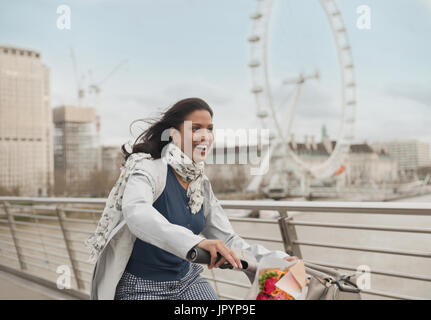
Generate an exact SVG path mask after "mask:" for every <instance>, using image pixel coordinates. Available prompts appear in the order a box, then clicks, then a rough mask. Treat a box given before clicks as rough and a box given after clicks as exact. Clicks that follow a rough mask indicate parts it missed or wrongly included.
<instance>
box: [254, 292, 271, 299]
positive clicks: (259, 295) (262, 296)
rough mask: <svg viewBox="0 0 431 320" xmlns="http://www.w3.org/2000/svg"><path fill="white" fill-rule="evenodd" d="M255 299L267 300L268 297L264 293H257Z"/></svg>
mask: <svg viewBox="0 0 431 320" xmlns="http://www.w3.org/2000/svg"><path fill="white" fill-rule="evenodd" d="M256 300H269V299H268V297H267V296H266V295H264V294H262V293H259V294H258V295H257V297H256Z"/></svg>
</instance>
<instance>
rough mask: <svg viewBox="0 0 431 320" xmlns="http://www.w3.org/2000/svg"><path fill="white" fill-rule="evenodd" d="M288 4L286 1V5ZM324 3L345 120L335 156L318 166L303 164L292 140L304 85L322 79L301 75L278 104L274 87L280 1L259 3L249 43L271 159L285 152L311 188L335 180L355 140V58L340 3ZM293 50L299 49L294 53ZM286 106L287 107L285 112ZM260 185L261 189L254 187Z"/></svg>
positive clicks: (290, 81) (287, 84) (255, 91)
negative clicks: (273, 37) (272, 38)
mask: <svg viewBox="0 0 431 320" xmlns="http://www.w3.org/2000/svg"><path fill="white" fill-rule="evenodd" d="M282 1H286V0H282ZM315 1H316V2H318V3H319V5H320V7H321V9H322V10H323V12H324V14H325V16H326V19H327V21H328V24H329V27H330V32H331V33H332V38H333V43H334V46H335V50H336V56H337V57H336V58H337V60H338V73H339V79H340V80H339V94H340V97H341V99H340V101H341V106H340V110H341V117H340V119H339V130H338V135H337V142H336V145H335V148H334V149H333V150H332V152H331V154H330V156H329V157H328V158H327V159H326V160H325V161H323V162H321V163H318V164H313V163H310V162H307V161H304V160H302V159H301V158H300V156H299V155H297V154H296V153H295V152H294V150H292V148H291V147H290V145H289V143H288V142H289V141H288V140H289V137H291V134H292V124H293V122H294V117H295V112H296V107H297V104H298V101H299V100H300V97H301V89H302V87H303V85H304V83H305V82H307V81H312V80H313V79H319V78H320V74H319V72H318V71H315V72H312V73H310V74H306V73H299V74H298V75H297V76H295V77H294V78H291V79H285V80H283V82H282V84H281V85H282V88H283V90H285V91H288V97H287V98H286V99H283V101H279V100H280V99H278V100H277V99H275V96H274V87H273V86H271V80H272V79H271V75H270V71H271V70H269V62H270V61H269V59H270V57H269V35H270V28H269V25H270V21H271V18H272V17H273V15H274V7H275V3H276V2H277V0H258V1H257V8H256V11H255V12H254V13H253V14H252V15H251V17H250V18H251V20H252V34H251V36H250V37H249V38H248V42H249V46H250V61H249V63H248V67H249V69H250V71H251V79H252V89H251V92H252V94H253V95H254V99H255V104H256V117H257V118H258V120H259V122H260V124H261V127H262V128H264V129H269V130H270V132H271V133H270V148H269V151H268V155H269V156H271V153H272V151H273V150H275V149H280V150H282V152H283V153H284V156H285V158H286V159H288V158H289V159H292V160H293V162H294V165H295V166H294V167H295V172H296V174H297V175H298V176H300V177H301V179H303V181H305V182H304V183H309V179H311V178H317V179H319V178H327V177H331V176H334V174H335V173H336V172H337V170H339V168H340V167H341V166H342V165H343V163H344V161H345V158H346V155H347V154H348V152H349V149H350V144H351V142H352V140H353V129H354V124H355V109H356V82H355V72H354V64H353V57H352V49H351V46H350V43H349V39H348V35H347V31H346V27H345V25H344V22H343V18H342V15H341V12H340V10H339V9H338V6H337V4H336V2H335V0H315ZM293 50H294V49H293ZM286 105H287V106H286ZM281 109H283V110H284V111H286V112H285V116H284V117H280V113H279V112H277V110H281ZM254 184H255V185H256V183H254Z"/></svg>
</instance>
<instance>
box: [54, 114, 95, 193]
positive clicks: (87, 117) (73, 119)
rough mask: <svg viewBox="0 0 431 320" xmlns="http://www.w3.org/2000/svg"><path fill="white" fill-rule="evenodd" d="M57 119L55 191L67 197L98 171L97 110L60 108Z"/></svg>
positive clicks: (55, 132)
mask: <svg viewBox="0 0 431 320" xmlns="http://www.w3.org/2000/svg"><path fill="white" fill-rule="evenodd" d="M53 119H54V126H55V129H54V168H55V188H56V192H57V193H64V191H65V190H66V189H69V190H71V191H72V190H74V187H76V186H78V185H79V183H82V182H85V180H86V179H88V178H89V176H90V174H91V172H93V171H95V170H97V168H98V160H99V154H98V152H99V150H100V149H99V146H98V142H97V117H96V110H95V109H94V108H93V107H78V106H59V107H57V108H54V109H53Z"/></svg>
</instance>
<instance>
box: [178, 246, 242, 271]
mask: <svg viewBox="0 0 431 320" xmlns="http://www.w3.org/2000/svg"><path fill="white" fill-rule="evenodd" d="M221 258H222V255H221V254H220V253H219V252H217V258H216V261H215V263H217V262H218V261H219V260H220V259H221ZM187 260H189V261H190V262H194V263H200V264H208V265H209V264H210V263H211V253H210V252H209V251H207V250H205V249H202V248H197V247H195V248H192V249H190V251H189V252H188V253H187ZM240 261H241V264H242V269H244V270H246V269H247V268H248V262H247V261H245V260H240ZM219 268H220V269H233V266H232V264H230V262H228V261H225V262H224V263H222V264H221V265H220V266H219Z"/></svg>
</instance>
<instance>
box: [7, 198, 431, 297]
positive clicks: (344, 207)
mask: <svg viewBox="0 0 431 320" xmlns="http://www.w3.org/2000/svg"><path fill="white" fill-rule="evenodd" d="M23 202H27V203H28V204H29V205H23V204H22V203H23ZM1 203H3V204H4V206H3V207H4V210H6V209H10V210H9V215H8V214H7V213H8V212H2V210H1V209H2V206H1V205H0V216H4V219H2V218H0V222H1V223H3V224H6V226H0V230H4V231H6V232H9V233H10V232H13V233H12V234H9V233H4V234H1V236H3V235H7V236H8V237H7V239H8V240H11V241H3V240H0V244H3V243H4V244H5V245H7V246H8V247H4V246H1V245H0V256H2V257H5V258H6V259H12V260H15V261H18V262H19V264H20V269H21V271H22V272H28V271H27V270H26V265H30V266H31V265H33V266H36V267H39V268H41V267H44V268H45V269H46V270H49V271H50V272H55V270H52V269H51V268H49V267H47V266H46V265H41V264H37V263H34V262H31V261H28V259H24V258H26V257H28V258H31V259H34V258H36V259H39V260H41V261H47V262H48V264H54V265H55V264H56V263H57V264H58V263H59V261H57V260H55V259H52V258H51V257H48V258H45V257H43V258H41V257H40V256H35V255H31V254H29V253H27V252H22V249H31V250H35V251H36V252H40V253H43V254H49V255H50V256H57V257H60V258H62V259H65V261H69V262H70V263H71V265H72V266H74V268H73V269H74V274H72V277H73V278H74V279H75V281H76V284H77V286H78V290H79V289H80V290H81V291H83V292H87V293H88V289H89V287H85V288H84V287H82V285H83V284H84V283H85V284H89V280H88V279H86V278H84V277H83V276H82V275H81V274H80V273H84V274H90V275H91V274H92V272H91V271H89V270H83V269H82V268H80V267H78V265H76V263H84V264H87V265H92V264H91V263H89V262H88V261H85V260H83V259H79V258H77V257H75V254H78V253H80V254H86V253H87V254H88V252H87V251H85V250H82V249H79V248H78V247H77V245H78V244H79V245H80V246H82V247H83V246H84V243H83V242H84V240H83V239H78V238H76V236H75V235H74V233H82V234H90V232H92V231H93V230H91V231H88V230H85V229H84V230H83V229H77V228H68V227H66V225H65V224H66V223H68V222H74V223H78V224H79V223H82V224H86V225H88V224H93V225H94V224H97V221H95V220H90V219H79V218H70V217H67V216H66V213H68V212H70V213H73V212H75V213H82V214H101V213H102V212H103V210H99V209H97V208H95V209H93V208H91V209H89V208H68V207H66V206H65V205H66V204H71V205H73V204H82V205H99V206H104V205H105V203H106V199H104V198H33V197H0V204H1ZM6 203H7V204H8V206H7V207H6ZM46 204H49V206H48V205H46ZM220 204H221V205H222V207H223V208H224V209H251V210H272V211H277V212H278V213H279V218H278V219H260V218H241V217H229V220H230V221H231V222H238V223H243V222H244V223H259V224H273V225H278V226H279V230H280V233H281V238H282V239H278V238H274V237H272V238H271V237H262V236H246V235H240V237H242V238H243V239H244V240H254V241H268V242H274V243H279V244H280V245H282V246H283V245H284V247H285V250H286V252H288V253H289V254H291V255H292V254H293V255H297V256H299V257H301V251H300V250H301V249H300V247H301V246H315V247H325V248H334V249H343V250H351V251H362V252H374V253H382V254H396V255H405V256H414V257H421V258H430V257H431V253H429V252H420V251H411V250H396V249H392V248H371V247H366V246H351V245H340V244H337V243H322V242H316V241H307V240H302V239H301V240H299V239H298V238H297V235H296V230H295V228H296V227H297V226H302V227H323V228H336V229H356V230H372V231H390V232H404V233H416V234H430V233H431V229H429V228H410V227H392V226H381V225H380V226H377V225H364V224H348V223H342V224H341V223H322V222H308V221H301V220H294V219H292V218H293V217H294V216H295V215H297V213H339V214H354V213H362V214H370V215H374V214H386V215H388V214H390V215H415V216H430V217H431V206H430V205H429V204H426V203H387V202H385V203H378V202H346V203H339V202H291V201H261V200H253V201H243V200H241V201H240V200H221V201H220ZM17 209H23V210H24V209H30V210H33V212H34V213H33V214H31V213H22V212H15V210H17ZM36 210H38V211H43V210H46V211H48V212H50V213H51V214H52V215H46V216H45V215H40V214H35V212H36ZM58 210H61V211H62V214H61V215H60V214H58V215H56V212H58ZM3 214H4V215H3ZM15 216H17V217H28V218H37V219H46V220H52V221H55V222H57V224H58V223H60V225H55V226H54V225H47V224H44V223H41V222H39V221H37V222H24V221H15V220H14V217H15ZM61 224H63V225H61ZM17 225H23V226H34V225H37V226H38V227H42V228H46V229H50V230H55V231H56V233H57V232H58V234H56V235H52V234H49V233H48V232H45V233H44V234H43V237H48V238H52V239H56V240H59V241H62V242H63V243H64V244H65V245H63V243H62V244H61V245H50V244H49V243H48V244H47V243H45V242H43V241H36V239H30V238H27V237H22V236H21V235H20V233H21V232H23V233H28V234H33V235H36V236H41V234H40V232H34V231H31V230H25V229H22V228H17V227H16V226H17ZM66 232H68V235H67V236H66ZM72 235H73V237H72ZM5 239H6V237H5ZM21 240H22V241H29V242H32V243H37V244H42V245H44V246H45V245H46V246H47V247H51V248H52V247H53V248H56V249H62V250H63V251H64V252H66V251H67V250H68V253H67V254H59V253H53V252H50V253H47V252H46V251H45V250H40V249H38V248H35V247H30V246H28V245H23V244H22V243H20V242H21ZM71 243H76V244H74V245H73V246H71V245H70V244H71ZM11 248H14V249H11ZM2 252H3V253H2ZM6 252H9V253H11V254H13V255H5V254H4V253H6ZM315 263H317V264H319V262H315ZM320 264H321V265H326V266H328V267H333V268H340V269H344V270H351V271H354V270H356V268H354V267H352V266H343V265H336V264H335V265H334V264H329V263H320ZM370 273H372V274H379V275H383V276H390V277H397V278H402V279H411V280H415V281H423V282H427V283H428V282H431V277H428V276H425V275H417V274H406V273H400V272H392V271H382V270H372V271H371V270H370ZM212 275H213V276H212V277H209V276H204V277H206V278H207V279H209V280H211V281H214V283H215V284H217V283H222V284H227V285H233V286H238V287H241V288H249V287H250V286H249V285H245V284H243V283H240V282H238V281H230V280H226V279H219V278H217V277H216V276H215V275H214V272H212ZM216 290H217V293H218V294H219V296H220V297H224V298H229V299H238V297H233V296H232V295H229V294H225V293H220V292H219V290H218V287H217V285H216ZM363 292H364V293H367V294H370V295H377V296H381V297H390V298H396V299H419V298H416V297H411V296H408V295H400V294H394V293H391V292H384V291H378V290H377V291H376V290H363Z"/></svg>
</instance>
